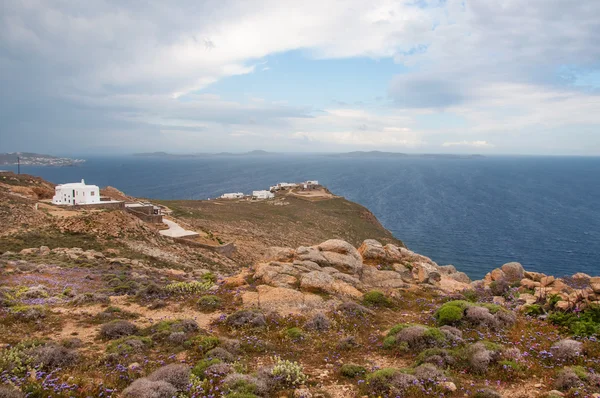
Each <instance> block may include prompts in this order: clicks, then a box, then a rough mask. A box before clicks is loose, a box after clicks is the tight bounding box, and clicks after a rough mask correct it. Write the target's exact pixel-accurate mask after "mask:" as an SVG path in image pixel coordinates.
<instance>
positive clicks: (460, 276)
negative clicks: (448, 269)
mask: <svg viewBox="0 0 600 398" xmlns="http://www.w3.org/2000/svg"><path fill="white" fill-rule="evenodd" d="M447 277H448V278H450V279H454V280H455V281H457V282H461V283H471V278H469V276H468V275H467V274H465V273H464V272H460V271H457V272H453V273H451V274H448V275H447Z"/></svg>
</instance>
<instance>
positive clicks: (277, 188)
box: [270, 182, 298, 191]
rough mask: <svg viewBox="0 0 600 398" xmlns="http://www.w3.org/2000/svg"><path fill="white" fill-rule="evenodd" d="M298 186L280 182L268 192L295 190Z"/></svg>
mask: <svg viewBox="0 0 600 398" xmlns="http://www.w3.org/2000/svg"><path fill="white" fill-rule="evenodd" d="M297 186H298V184H296V183H294V182H280V183H279V184H277V185H273V186H272V187H271V188H270V190H271V191H279V190H280V189H288V188H295V187H297Z"/></svg>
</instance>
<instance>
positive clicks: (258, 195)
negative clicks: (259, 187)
mask: <svg viewBox="0 0 600 398" xmlns="http://www.w3.org/2000/svg"><path fill="white" fill-rule="evenodd" d="M274 197H275V194H274V193H273V192H270V191H252V198H253V199H273V198H274Z"/></svg>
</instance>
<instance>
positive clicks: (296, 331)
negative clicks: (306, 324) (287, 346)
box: [285, 327, 304, 341]
mask: <svg viewBox="0 0 600 398" xmlns="http://www.w3.org/2000/svg"><path fill="white" fill-rule="evenodd" d="M285 335H286V337H288V338H290V339H292V340H294V341H299V340H302V339H303V338H304V332H303V331H302V329H300V328H298V327H292V328H288V329H286V330H285Z"/></svg>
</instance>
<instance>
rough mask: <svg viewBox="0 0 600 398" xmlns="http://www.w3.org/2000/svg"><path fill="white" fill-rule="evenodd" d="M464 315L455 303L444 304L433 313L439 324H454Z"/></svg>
mask: <svg viewBox="0 0 600 398" xmlns="http://www.w3.org/2000/svg"><path fill="white" fill-rule="evenodd" d="M463 316H464V310H463V309H462V308H461V307H459V306H457V305H448V303H446V304H444V305H443V306H442V307H441V308H440V309H439V310H437V311H436V313H435V318H436V319H437V323H438V324H439V325H455V324H457V323H459V322H460V320H461V319H462V318H463Z"/></svg>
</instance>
